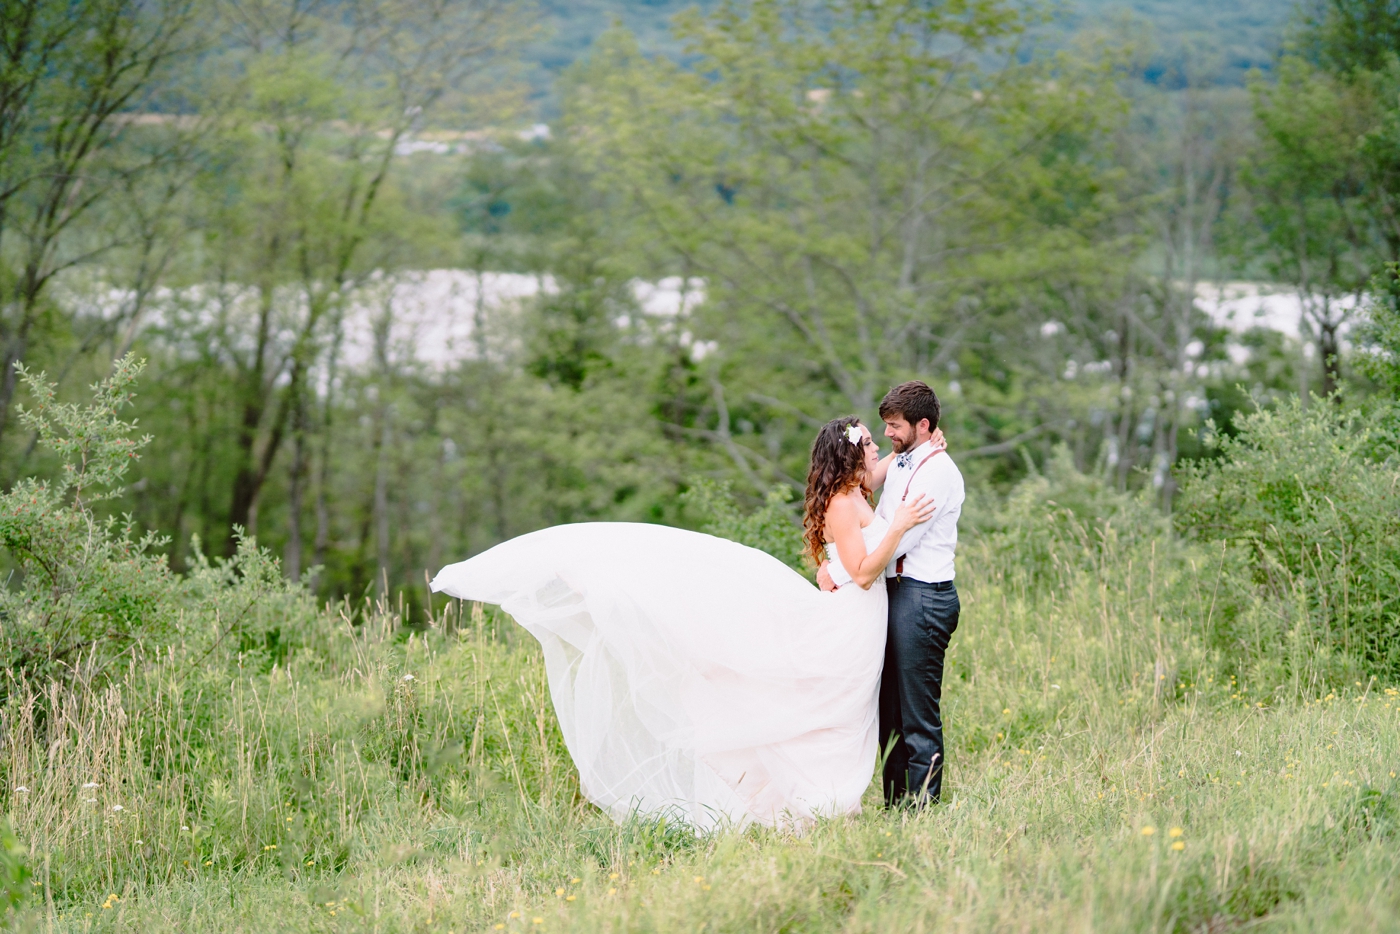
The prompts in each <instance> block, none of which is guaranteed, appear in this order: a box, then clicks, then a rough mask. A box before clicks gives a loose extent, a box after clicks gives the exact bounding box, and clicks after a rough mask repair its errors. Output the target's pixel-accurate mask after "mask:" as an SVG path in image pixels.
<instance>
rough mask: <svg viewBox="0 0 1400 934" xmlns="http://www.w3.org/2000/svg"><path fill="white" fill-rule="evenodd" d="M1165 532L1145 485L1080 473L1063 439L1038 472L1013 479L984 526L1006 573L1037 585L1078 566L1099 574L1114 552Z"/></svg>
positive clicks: (1050, 583)
mask: <svg viewBox="0 0 1400 934" xmlns="http://www.w3.org/2000/svg"><path fill="white" fill-rule="evenodd" d="M1169 532H1170V523H1169V522H1168V520H1167V518H1166V517H1165V516H1163V515H1162V513H1161V512H1160V511H1159V510H1158V509H1157V508H1156V506H1154V505H1153V500H1152V494H1151V491H1150V490H1148V491H1144V492H1143V493H1141V494H1135V493H1124V492H1121V491H1119V490H1118V489H1116V488H1115V487H1114V486H1112V485H1111V484H1110V483H1108V482H1106V481H1105V480H1104V479H1103V478H1102V477H1099V476H1095V475H1093V474H1086V473H1081V472H1080V471H1079V470H1078V469H1077V468H1076V467H1075V465H1074V459H1073V457H1072V456H1071V455H1070V452H1069V449H1068V448H1067V447H1065V446H1064V445H1060V446H1058V447H1057V448H1056V449H1055V451H1054V453H1053V454H1052V455H1051V457H1050V458H1049V459H1048V460H1047V461H1046V464H1045V470H1044V472H1043V473H1039V472H1034V473H1032V474H1031V475H1030V476H1029V477H1027V478H1026V479H1025V480H1022V481H1021V482H1020V483H1018V484H1017V485H1016V487H1015V488H1014V489H1013V490H1012V491H1011V495H1010V496H1008V497H1007V499H1006V504H1005V507H1004V508H1003V509H1001V510H1000V511H999V512H998V513H997V514H996V519H995V524H994V526H993V528H992V529H990V530H988V534H989V535H990V539H991V543H992V546H993V547H992V550H993V552H994V553H995V554H997V555H999V556H1002V557H1004V559H1005V561H1006V565H1007V566H1006V568H1005V572H1006V573H1007V574H1008V575H1009V576H1023V577H1024V579H1025V580H1026V581H1027V582H1028V584H1029V585H1030V586H1032V587H1035V588H1037V589H1054V588H1061V587H1064V586H1066V585H1067V584H1068V583H1069V580H1070V578H1071V577H1073V576H1074V575H1075V574H1078V573H1080V572H1085V571H1087V572H1090V573H1099V572H1101V571H1102V569H1103V566H1104V564H1105V563H1106V562H1108V561H1111V560H1113V556H1114V555H1116V554H1118V553H1120V552H1124V551H1132V550H1134V549H1137V548H1139V547H1140V546H1141V547H1142V548H1145V549H1150V548H1151V547H1152V544H1153V543H1154V542H1158V543H1165V542H1166V541H1167V539H1168V537H1169V534H1168V533H1169Z"/></svg>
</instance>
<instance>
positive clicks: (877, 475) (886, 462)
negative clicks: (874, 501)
mask: <svg viewBox="0 0 1400 934" xmlns="http://www.w3.org/2000/svg"><path fill="white" fill-rule="evenodd" d="M929 440H930V441H932V442H933V450H934V451H935V452H937V451H946V450H947V449H948V442H947V441H946V440H944V438H943V429H941V428H935V429H934V430H933V434H932V435H930V436H929ZM896 456H897V455H896V454H895V453H894V452H893V451H891V452H890V453H888V454H886V455H885V456H884V457H882V458H880V463H878V464H876V465H875V469H874V470H872V471H870V475H869V476H868V477H866V478H865V485H866V486H867V487H869V488H870V492H872V493H874V492H875V491H876V490H879V489H882V488H883V487H884V485H885V478H886V477H887V476H889V473H890V461H892V460H894V459H895V457H896Z"/></svg>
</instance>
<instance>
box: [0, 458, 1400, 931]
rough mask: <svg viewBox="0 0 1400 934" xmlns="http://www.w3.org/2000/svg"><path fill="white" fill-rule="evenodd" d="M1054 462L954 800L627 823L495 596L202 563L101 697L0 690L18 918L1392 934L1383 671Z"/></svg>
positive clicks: (1393, 785)
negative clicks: (753, 820) (197, 608)
mask: <svg viewBox="0 0 1400 934" xmlns="http://www.w3.org/2000/svg"><path fill="white" fill-rule="evenodd" d="M1069 480H1070V482H1068V483H1065V482H1060V481H1055V482H1051V481H1050V480H1045V481H1041V480H1036V481H1031V482H1029V483H1028V484H1027V485H1025V486H1024V487H1023V488H1022V489H1021V490H1020V492H1019V493H1018V494H1017V496H1016V497H1014V498H1013V500H1012V502H1011V503H1010V504H1009V505H1008V510H1009V511H1008V512H1007V513H1006V515H1005V516H1004V517H1003V520H1002V523H1001V528H1000V531H997V532H993V533H989V534H984V535H980V536H973V541H972V542H971V543H970V544H969V547H967V548H966V549H965V551H964V553H963V557H962V559H961V560H962V564H961V565H960V569H959V582H960V589H961V592H962V596H963V605H964V617H963V621H962V625H961V627H960V629H959V631H958V633H957V634H956V636H955V638H954V641H953V646H952V651H951V654H950V660H949V677H948V682H947V687H946V690H945V698H946V702H947V705H948V706H947V711H948V713H947V717H948V724H949V727H948V729H949V741H950V743H951V745H950V759H949V761H950V775H949V780H948V784H947V790H946V797H945V800H944V803H943V805H941V806H940V807H938V808H935V809H932V810H929V811H926V812H924V813H906V812H895V813H891V812H888V811H884V810H882V809H881V808H880V807H879V806H878V801H877V789H876V788H874V787H872V788H871V790H870V794H869V795H868V797H867V801H866V805H867V807H866V810H865V812H864V813H863V814H862V815H860V816H859V817H854V818H850V819H840V820H831V821H827V822H824V823H821V824H820V825H818V826H816V827H815V828H813V829H811V830H810V831H809V832H807V833H805V834H801V835H797V834H792V833H785V832H779V831H771V830H764V829H760V828H751V829H749V830H747V831H745V832H731V833H721V834H716V835H713V836H710V837H703V838H702V837H697V836H695V835H693V834H692V833H690V832H688V831H687V830H686V829H684V828H683V827H679V826H675V825H672V824H668V823H666V822H665V821H643V820H638V821H634V822H632V823H630V824H627V825H624V826H617V825H614V824H613V823H612V822H611V821H610V820H609V819H608V818H607V817H606V816H604V815H603V814H601V813H600V812H598V811H597V810H596V809H594V808H592V807H591V806H589V805H588V804H587V803H586V802H584V801H582V800H581V799H580V797H579V794H578V782H577V776H576V774H575V772H574V770H573V767H572V765H571V763H570V761H569V758H568V755H567V751H566V750H565V749H564V748H563V746H562V743H561V740H560V736H559V732H558V729H557V724H556V722H555V719H554V716H553V712H552V707H551V705H550V702H549V698H548V691H547V683H546V680H545V677H544V672H543V665H542V660H541V658H540V654H539V652H538V650H537V647H536V645H535V644H534V643H533V642H532V640H530V639H529V637H528V636H527V635H525V634H524V632H523V631H521V630H519V629H518V628H517V627H515V626H514V624H513V623H511V622H510V621H509V620H508V619H506V618H504V617H501V616H499V615H497V614H495V613H493V612H491V611H490V610H483V609H482V608H480V607H474V608H464V609H465V613H464V615H461V616H459V615H456V614H455V612H453V611H452V609H451V607H449V608H447V609H445V610H444V609H442V608H439V612H438V614H437V616H436V617H435V619H434V624H435V625H434V626H433V627H432V628H431V629H430V630H429V631H427V632H416V633H415V632H409V631H407V630H405V629H404V628H403V627H402V626H401V622H402V618H401V617H402V612H403V609H402V607H396V606H390V605H386V604H383V603H380V604H377V605H368V604H367V605H365V606H362V607H360V608H358V610H357V609H355V608H352V607H348V606H340V607H326V608H323V609H317V608H316V607H314V606H312V605H311V604H310V603H309V602H308V600H307V599H306V598H305V597H304V596H300V597H299V596H298V595H297V592H296V591H295V589H288V588H287V587H285V585H282V584H278V583H276V582H275V576H274V575H272V574H260V573H255V572H247V571H245V573H243V574H242V576H239V575H233V574H229V575H220V574H219V573H218V572H217V570H215V569H209V570H206V571H203V572H201V573H200V574H197V575H196V576H195V579H194V584H193V585H192V586H193V587H194V589H195V590H197V591H199V592H200V593H202V594H203V595H204V599H206V600H209V601H213V603H212V605H213V606H214V607H216V611H214V612H207V613H206V615H205V616H204V617H203V618H202V619H196V618H192V617H188V616H187V617H186V618H185V619H184V620H183V622H182V623H181V625H182V626H183V627H184V631H183V632H182V638H181V641H180V642H179V643H178V646H177V647H176V648H174V649H170V650H167V651H164V652H161V653H159V654H154V653H151V654H146V655H145V656H140V655H139V653H138V655H137V657H136V658H135V659H134V660H133V662H132V663H131V664H130V665H129V666H128V667H125V668H124V669H122V670H119V671H117V672H116V673H115V678H114V680H113V681H111V682H110V684H109V685H107V686H104V685H103V684H102V683H101V682H100V681H99V680H91V679H84V678H79V679H77V680H76V681H72V682H69V683H68V684H67V685H66V686H61V685H53V686H51V687H50V688H48V689H47V690H46V691H45V692H43V693H41V694H35V693H29V689H28V688H27V687H26V686H25V685H23V684H17V683H15V682H13V681H11V682H10V683H9V690H10V692H11V694H10V697H9V700H8V703H7V704H6V705H5V706H4V707H3V721H4V722H3V724H0V726H3V731H0V735H3V736H4V737H5V746H4V755H3V756H0V762H2V763H3V764H4V768H5V775H4V782H3V790H0V799H3V803H4V809H5V813H6V814H7V815H8V816H9V819H10V820H11V821H12V822H13V825H14V828H15V829H16V830H17V831H18V833H19V836H20V839H21V840H23V841H24V842H23V844H12V845H11V846H9V847H8V848H7V849H6V850H5V851H4V853H3V854H2V855H0V858H3V860H4V866H3V869H4V879H5V880H6V881H5V886H6V893H7V894H8V897H9V898H10V899H12V900H13V901H15V902H17V903H18V904H19V909H18V914H17V915H16V916H15V917H14V918H13V919H12V920H16V921H18V923H19V924H20V925H21V926H23V925H25V924H28V925H29V926H30V928H31V929H36V930H45V931H63V932H68V931H73V932H78V931H83V932H89V931H130V930H140V931H143V932H150V934H156V932H167V931H169V932H175V931H179V932H182V934H192V932H202V931H208V932H220V934H229V932H266V931H317V932H346V934H349V932H386V934H387V932H405V934H407V932H414V934H418V932H423V934H426V932H435V934H437V932H453V934H462V932H478V931H479V932H494V931H508V932H516V934H520V932H553V931H557V932H564V931H577V932H604V931H658V932H660V931H665V932H670V931H730V930H732V931H803V932H817V931H844V932H867V931H868V932H889V931H1001V930H1008V929H1013V930H1026V931H1036V932H1054V931H1090V930H1092V931H1100V932H1110V931H1125V932H1126V931H1182V932H1186V931H1222V930H1229V929H1235V928H1243V927H1246V926H1247V927H1250V928H1251V929H1258V930H1268V931H1299V932H1302V931H1315V930H1349V931H1386V930H1396V929H1397V923H1398V920H1400V893H1397V891H1396V890H1395V887H1394V886H1393V884H1392V881H1393V879H1394V878H1395V876H1396V874H1397V873H1400V846H1397V843H1400V780H1397V774H1400V690H1397V689H1396V688H1395V687H1393V686H1388V685H1386V684H1385V683H1379V682H1377V681H1376V680H1375V679H1374V678H1369V677H1365V676H1362V675H1359V674H1354V669H1353V667H1351V663H1350V662H1348V661H1347V660H1346V659H1345V658H1343V657H1340V656H1337V655H1336V654H1335V652H1334V651H1333V650H1332V649H1331V648H1330V647H1329V644H1328V643H1326V642H1323V641H1320V637H1319V636H1316V635H1310V634H1309V633H1310V632H1316V630H1310V629H1309V628H1308V626H1307V625H1306V620H1305V619H1304V618H1302V617H1299V616H1297V615H1291V614H1296V613H1298V612H1305V611H1304V610H1303V609H1302V607H1304V606H1305V605H1306V604H1305V603H1304V604H1298V605H1296V606H1294V605H1291V604H1287V603H1286V602H1285V603H1284V604H1262V603H1261V604H1258V605H1254V606H1252V607H1251V606H1249V605H1243V606H1242V605H1240V604H1239V603H1238V602H1237V601H1233V600H1227V599H1226V595H1227V594H1228V593H1230V592H1231V591H1232V589H1234V588H1233V584H1232V578H1231V577H1230V575H1232V574H1234V573H1236V570H1235V569H1234V568H1233V566H1232V564H1231V563H1230V562H1227V561H1225V557H1224V552H1223V551H1221V550H1219V549H1216V550H1212V549H1211V548H1210V547H1204V546H1203V547H1199V548H1198V547H1196V546H1191V545H1188V544H1185V543H1183V542H1181V541H1179V540H1177V539H1175V538H1174V537H1172V536H1171V535H1169V534H1168V532H1167V529H1166V526H1165V524H1164V520H1162V519H1161V518H1160V517H1158V516H1155V514H1154V513H1153V512H1152V510H1151V508H1150V507H1149V506H1147V505H1146V504H1137V503H1135V501H1132V500H1127V499H1124V498H1122V497H1114V496H1110V497H1109V499H1108V500H1104V499H1102V498H1100V499H1099V500H1098V501H1097V508H1096V510H1095V512H1096V513H1097V514H1099V515H1101V516H1102V517H1103V519H1102V521H1098V522H1086V521H1083V520H1080V519H1078V518H1075V514H1074V513H1073V512H1072V511H1070V510H1067V509H1066V508H1065V505H1066V504H1072V503H1075V502H1076V501H1078V502H1079V505H1083V503H1084V502H1086V501H1085V500H1084V497H1085V496H1099V495H1100V494H1099V493H1095V492H1094V490H1093V488H1092V484H1089V485H1087V486H1086V481H1085V480H1084V478H1078V479H1076V478H1074V477H1070V478H1069ZM1100 492H1101V491H1100ZM254 564H256V562H254ZM264 570H266V569H264ZM254 571H256V568H254ZM260 581H261V583H260ZM1227 604H1229V606H1227ZM1227 612H1228V614H1229V615H1230V616H1231V617H1232V620H1231V622H1230V623H1229V624H1228V625H1229V626H1231V627H1234V628H1233V629H1229V628H1228V627H1227V629H1225V630H1220V631H1228V632H1235V633H1237V635H1236V636H1232V637H1230V638H1226V639H1223V640H1222V639H1220V638H1217V637H1215V636H1212V632H1216V630H1213V629H1212V621H1213V620H1215V621H1218V620H1220V618H1221V617H1222V616H1223V615H1226V614H1227ZM1279 614H1282V615H1284V616H1287V617H1288V619H1287V620H1285V622H1287V623H1288V626H1289V628H1288V629H1287V630H1286V631H1285V632H1284V634H1283V635H1282V637H1281V638H1282V643H1281V646H1282V647H1279V646H1278V645H1274V647H1273V648H1272V649H1271V650H1269V651H1267V652H1266V651H1263V650H1262V647H1263V646H1266V645H1271V643H1268V642H1267V639H1266V638H1265V637H1264V636H1263V635H1261V632H1262V631H1263V630H1264V629H1267V627H1268V626H1269V625H1270V620H1273V619H1275V618H1276V617H1277V616H1278V615H1279ZM230 632H237V633H238V635H237V636H234V637H231V638H229V639H225V638H224V636H225V635H228V634H229V633H230ZM1251 633H1253V635H1252V636H1251V635H1250V634H1251ZM1251 639H1253V640H1254V641H1253V642H1251V641H1250V640H1251Z"/></svg>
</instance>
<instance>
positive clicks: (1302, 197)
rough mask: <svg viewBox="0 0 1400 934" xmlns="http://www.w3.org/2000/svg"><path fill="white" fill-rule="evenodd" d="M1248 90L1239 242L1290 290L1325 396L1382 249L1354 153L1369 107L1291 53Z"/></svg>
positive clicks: (1331, 386) (1361, 97)
mask: <svg viewBox="0 0 1400 934" xmlns="http://www.w3.org/2000/svg"><path fill="white" fill-rule="evenodd" d="M1253 93H1254V113H1255V120H1256V125H1257V131H1258V142H1257V144H1256V146H1255V147H1254V149H1253V151H1252V152H1250V153H1249V154H1247V156H1246V158H1245V161H1244V164H1243V166H1242V168H1241V180H1242V182H1243V183H1244V188H1245V190H1246V191H1247V193H1248V215H1247V219H1246V220H1245V221H1244V223H1245V225H1246V228H1247V232H1246V234H1245V236H1244V237H1243V238H1242V242H1243V243H1244V244H1246V246H1245V249H1246V250H1248V251H1251V252H1253V251H1257V253H1258V254H1261V255H1262V257H1263V263H1264V267H1265V269H1267V270H1268V272H1269V274H1270V275H1271V276H1272V277H1273V279H1274V280H1275V281H1278V282H1287V283H1288V284H1289V285H1291V286H1292V287H1293V288H1294V289H1295V290H1296V291H1297V293H1298V297H1299V299H1300V301H1301V302H1302V306H1303V315H1304V325H1305V327H1310V328H1311V331H1312V336H1313V337H1314V339H1315V340H1316V342H1317V350H1318V356H1319V358H1320V359H1321V362H1322V373H1323V380H1322V390H1323V394H1324V395H1329V396H1330V395H1331V394H1332V393H1333V392H1334V391H1335V390H1336V388H1337V386H1338V384H1339V381H1340V367H1341V358H1340V353H1341V349H1340V347H1341V345H1340V339H1339V334H1340V331H1341V329H1342V327H1343V326H1344V325H1345V324H1346V323H1347V321H1348V320H1349V319H1350V318H1351V317H1352V315H1353V313H1354V312H1355V310H1356V309H1357V307H1359V305H1360V303H1361V298H1362V293H1363V290H1364V289H1365V287H1366V284H1367V282H1368V281H1369V280H1370V278H1371V276H1372V275H1373V274H1374V272H1375V271H1376V269H1377V268H1378V266H1379V264H1380V262H1381V261H1382V259H1383V255H1384V254H1383V253H1381V252H1380V251H1379V250H1378V249H1377V246H1378V242H1377V237H1376V235H1375V234H1376V231H1375V228H1374V225H1373V222H1372V217H1371V215H1370V214H1369V211H1368V205H1367V200H1368V197H1369V194H1368V191H1367V186H1366V182H1367V176H1366V170H1365V166H1364V165H1363V163H1362V160H1361V157H1360V153H1359V149H1358V140H1359V139H1361V138H1362V137H1363V136H1364V134H1365V133H1366V132H1367V130H1368V129H1369V128H1370V119H1369V118H1370V113H1369V108H1368V106H1367V101H1366V100H1365V97H1364V95H1362V94H1361V93H1359V92H1358V90H1357V89H1356V88H1355V87H1353V86H1348V85H1347V84H1346V83H1344V82H1342V81H1341V80H1339V79H1338V78H1336V77H1335V76H1333V75H1330V74H1328V73H1326V72H1323V71H1320V70H1318V69H1317V68H1314V67H1313V66H1311V65H1310V64H1308V63H1307V62H1306V61H1304V60H1302V59H1301V58H1299V57H1297V56H1286V57H1285V58H1284V59H1283V61H1282V62H1281V63H1280V66H1279V74H1278V82H1277V84H1274V85H1266V84H1264V83H1263V81H1262V80H1261V81H1256V83H1255V85H1254V88H1253Z"/></svg>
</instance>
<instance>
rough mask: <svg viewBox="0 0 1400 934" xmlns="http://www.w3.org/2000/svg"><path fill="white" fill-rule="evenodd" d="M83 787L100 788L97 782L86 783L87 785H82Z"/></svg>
mask: <svg viewBox="0 0 1400 934" xmlns="http://www.w3.org/2000/svg"><path fill="white" fill-rule="evenodd" d="M83 787H84V788H98V787H100V786H99V785H98V783H97V782H88V783H87V784H85V785H83Z"/></svg>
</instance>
